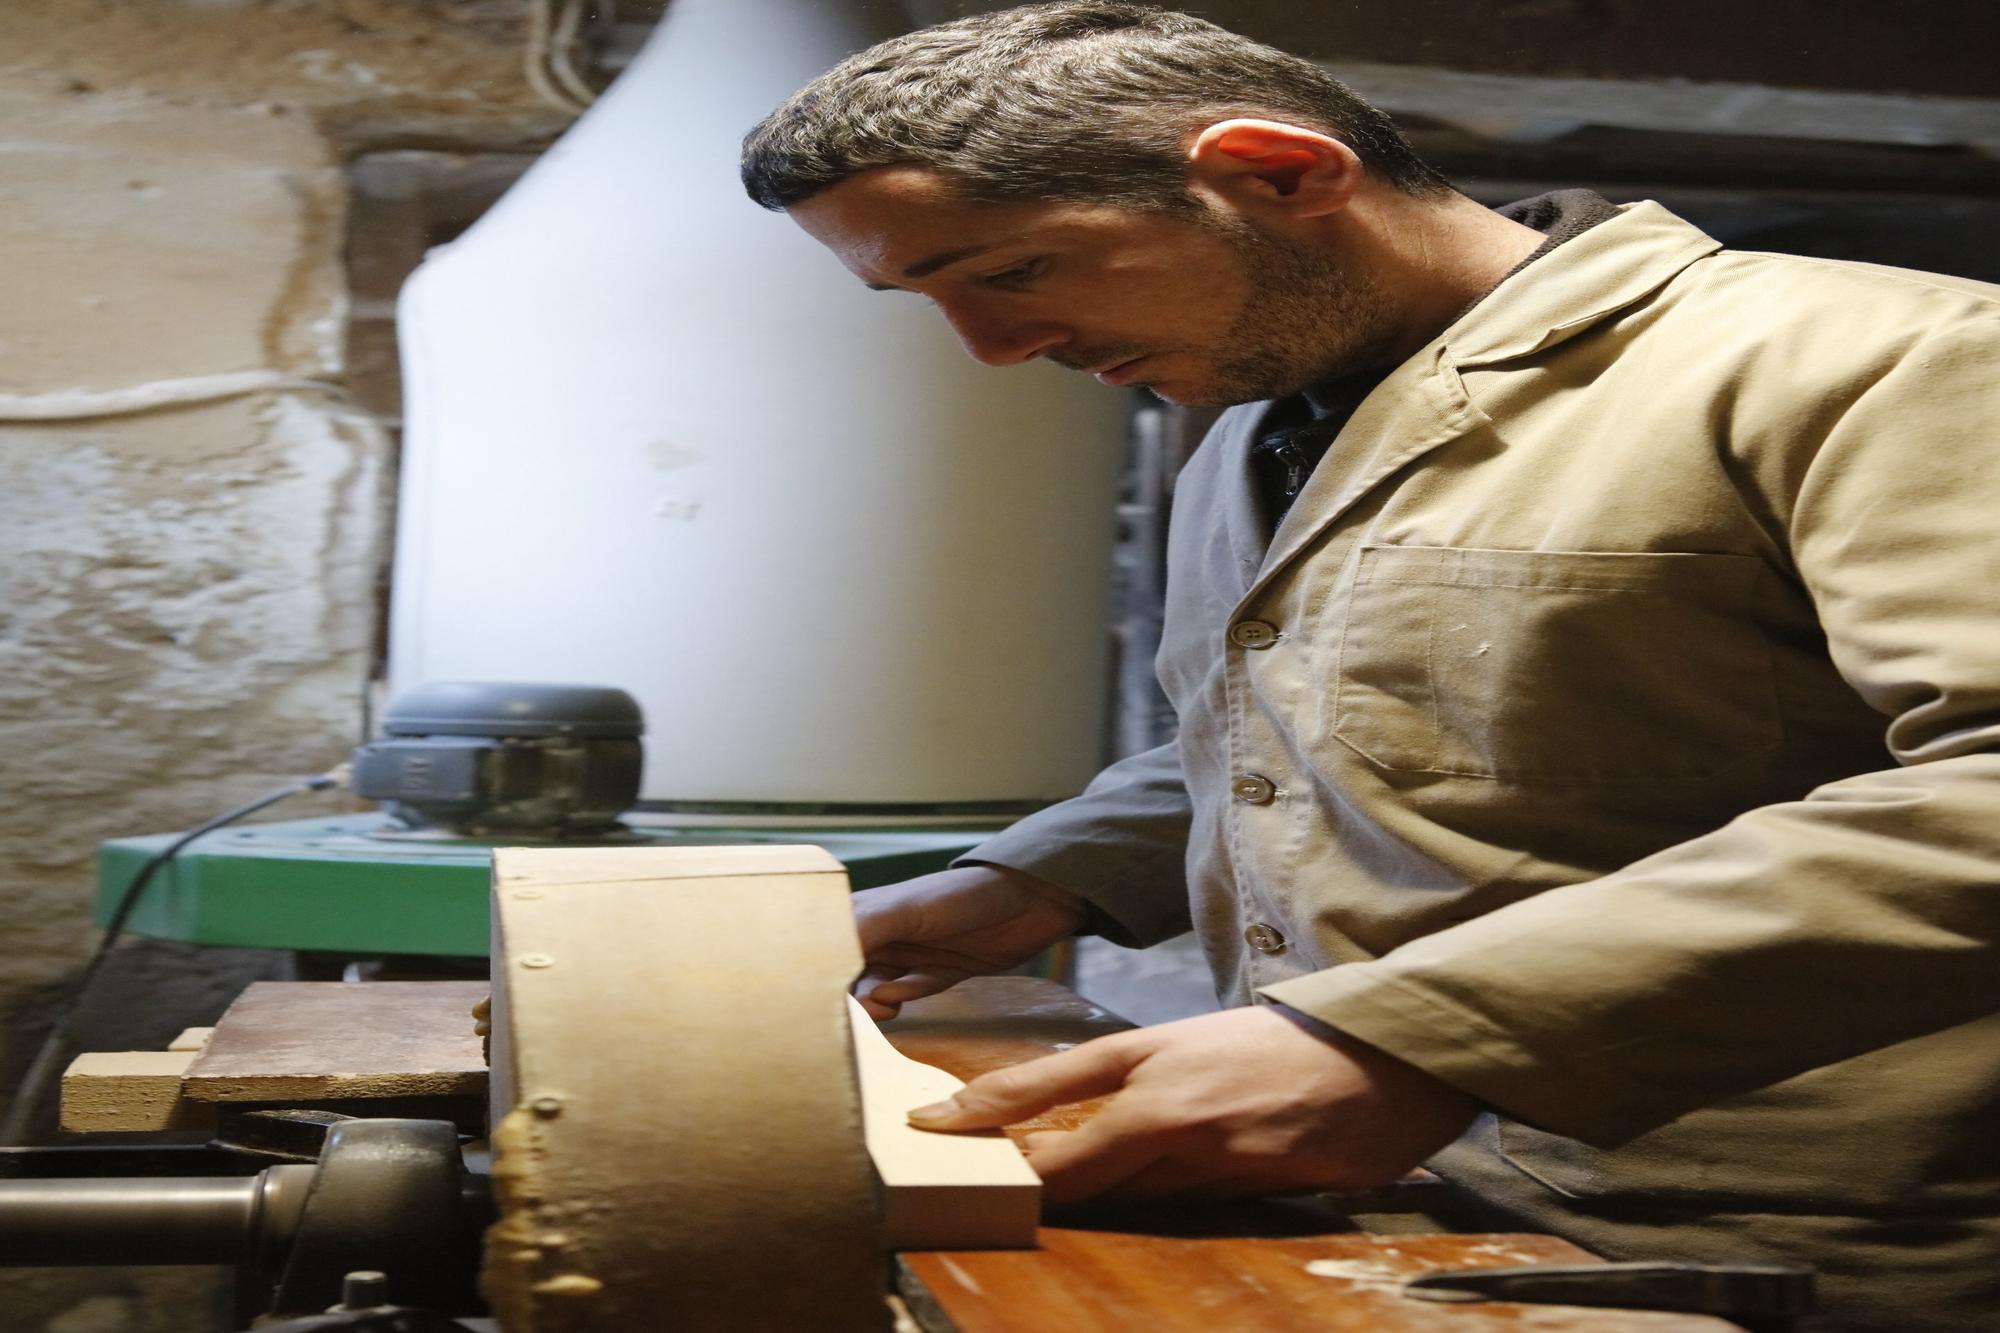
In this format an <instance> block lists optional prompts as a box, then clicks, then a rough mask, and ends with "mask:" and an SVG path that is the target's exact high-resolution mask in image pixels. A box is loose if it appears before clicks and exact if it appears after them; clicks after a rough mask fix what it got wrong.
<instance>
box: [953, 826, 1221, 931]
mask: <svg viewBox="0 0 2000 1333" xmlns="http://www.w3.org/2000/svg"><path fill="white" fill-rule="evenodd" d="M1035 822H1036V816H1034V815H1030V816H1028V817H1027V818H1026V819H1023V820H1022V821H1021V822H1020V823H1018V824H1015V825H1013V826H1012V827H1011V828H1008V829H1007V830H1005V831H1004V832H1001V833H998V834H996V835H994V836H993V837H991V838H988V839H987V840H986V841H985V842H982V843H980V844H979V845H978V846H977V847H974V848H973V849H972V850H970V851H968V852H966V853H965V854H964V855H963V856H961V857H959V858H958V859H957V860H955V861H953V862H952V865H953V866H964V865H994V866H1000V867H1003V868H1005V869H1008V870H1019V871H1021V872H1023V873H1025V874H1029V875H1033V876H1035V877H1036V878H1037V879H1045V880H1047V881H1048V882H1049V883H1051V884H1054V885H1056V886H1057V887H1058V888H1064V889H1068V890H1069V891H1070V892H1071V893H1073V894H1075V895H1076V896H1077V897H1079V898H1081V899H1083V901H1084V904H1085V922H1084V928H1083V930H1082V931H1080V932H1079V933H1080V934H1084V935H1101V936H1103V937H1104V938H1105V939H1108V940H1110V941H1111V942H1112V943H1113V944H1121V945H1123V946H1125V947H1126V948H1128V949H1143V948H1145V947H1146V946H1148V945H1151V944H1158V943H1160V942H1161V941H1163V940H1170V939H1172V938H1173V937H1174V936H1176V935H1181V934H1185V933H1186V932H1187V931H1189V930H1191V929H1193V926H1194V923H1193V921H1192V919H1191V918H1190V917H1189V915H1188V905H1187V896H1186V894H1185V893H1184V892H1183V891H1181V889H1180V887H1179V886H1180V884H1181V876H1182V873H1183V872H1182V868H1181V860H1180V857H1179V855H1178V854H1177V853H1178V849H1174V851H1175V853H1176V854H1174V855H1172V856H1171V857H1168V856H1167V855H1166V854H1165V853H1163V852H1162V850H1161V849H1160V848H1159V847H1158V846H1156V845H1153V844H1147V843H1139V842H1136V841H1135V842H1130V843H1128V842H1125V841H1124V840H1122V839H1117V838H1103V837H1101V836H1100V837H1099V838H1097V839H1094V840H1092V841H1090V842H1078V841H1076V840H1074V839H1073V838H1071V837H1067V836H1050V835H1045V834H1043V833H1042V832H1040V831H1039V830H1038V829H1036V828H1035V827H1034V825H1035Z"/></svg>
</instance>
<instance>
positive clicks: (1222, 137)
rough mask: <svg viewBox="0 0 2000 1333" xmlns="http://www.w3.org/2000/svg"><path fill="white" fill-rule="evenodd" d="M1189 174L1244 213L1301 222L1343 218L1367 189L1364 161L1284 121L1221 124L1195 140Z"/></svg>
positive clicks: (1339, 145) (1330, 139) (1344, 147)
mask: <svg viewBox="0 0 2000 1333" xmlns="http://www.w3.org/2000/svg"><path fill="white" fill-rule="evenodd" d="M1188 171H1189V174H1190V175H1191V177H1192V178H1193V181H1194V182H1195V183H1196V184H1200V185H1206V186H1207V187H1208V188H1210V189H1211V190H1214V191H1215V192H1216V193H1218V194H1220V195H1221V196H1222V197H1223V198H1224V199H1226V200H1228V201H1229V202H1231V203H1233V204H1235V205H1236V206H1237V207H1239V208H1249V209H1252V210H1258V209H1265V208H1271V207H1276V208H1278V209H1280V210H1281V211H1283V212H1286V213H1289V214H1291V215H1293V216H1295V217H1315V216H1323V215H1325V214H1328V213H1337V212H1339V211H1340V210H1341V209H1343V208H1345V207H1347V202H1348V200H1350V199H1352V198H1353V197H1354V192H1355V190H1356V189H1358V188H1359V187H1360V184H1361V172H1362V167H1361V159H1360V158H1359V157H1358V156H1356V155H1355V152H1354V150H1353V149H1352V148H1349V147H1348V146H1347V145H1346V144H1344V143H1342V142H1341V141H1340V140H1338V139H1336V138H1333V137H1332V136H1331V135H1326V134H1321V133H1320V132H1319V131H1318V130H1309V129H1306V128H1304V127H1303V126H1299V125H1288V124H1286V123H1285V122H1283V121H1279V120H1249V119H1239V120H1223V121H1217V122H1216V123H1215V124H1213V125H1210V126H1209V127H1208V128H1207V129H1205V130H1203V131H1202V132H1201V133H1200V134H1198V135H1196V136H1195V141H1194V145H1193V146H1192V147H1191V148H1189V149H1188Z"/></svg>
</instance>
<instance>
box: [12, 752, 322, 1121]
mask: <svg viewBox="0 0 2000 1333" xmlns="http://www.w3.org/2000/svg"><path fill="white" fill-rule="evenodd" d="M348 772H349V769H348V765H346V764H340V765H337V766H336V767H334V768H330V769H328V770H327V771H326V772H324V773H321V774H319V775H318V776H317V777H310V778H306V779H304V780H302V781H299V782H294V783H291V784H290V785H288V786H285V787H281V788H279V789H278V790H277V791H274V792H267V793H265V794H264V795H262V796H259V797H258V798H257V799H256V800H254V801H251V802H249V803H248V804H245V805H239V806H237V807H236V808H235V809H234V810H229V811H226V812H224V813H223V814H219V815H217V816H216V817H215V818H213V819H211V820H209V821H208V822H206V823H204V824H197V825H196V826H195V827H194V828H191V829H189V830H188V831H187V832H186V833H183V834H181V835H180V836H179V837H178V838H175V839H174V840H173V841H172V842H170V843H168V844H167V845H166V846H165V847H163V848H161V849H160V850H159V851H157V852H154V853H153V854H152V855H151V856H149V857H147V858H146V862H145V864H143V865H141V866H140V867H139V869H138V870H137V871H135V872H134V873H133V875H132V878H131V879H130V880H129V881H127V883H126V885H125V891H124V892H123V893H121V894H120V895H119V896H118V905H117V906H116V907H114V908H113V909H112V911H111V919H110V920H109V921H107V922H105V925H104V938H103V939H101V940H99V941H98V944H97V949H96V951H95V952H94V953H92V954H91V955H90V961H89V962H87V963H85V964H84V965H83V972H82V974H81V975H79V976H78V977H77V979H76V981H75V983H74V984H72V985H71V986H70V988H69V993H68V994H67V995H65V996H64V997H63V999H62V1002H61V1004H60V1005H59V1006H58V1008H57V1010H56V1017H55V1021H54V1022H53V1023H51V1024H50V1025H49V1031H48V1035H46V1036H45V1037H43V1038H42V1044H41V1046H40V1047H39V1048H38V1049H37V1050H36V1052H35V1058H34V1061H33V1063H31V1064H30V1065H29V1066H28V1072H27V1073H26V1074H25V1075H24V1076H23V1077H22V1079H21V1082H20V1084H19V1086H17V1087H16V1088H15V1089H14V1096H13V1099H12V1100H11V1101H10V1102H9V1103H8V1104H7V1116H6V1119H5V1120H4V1121H0V1147H8V1148H12V1147H17V1146H19V1145H20V1143H21V1140H22V1139H23V1138H24V1137H25V1136H26V1134H27V1131H28V1125H29V1122H30V1120H31V1119H32V1118H33V1116H34V1113H35V1110H36V1108H38V1107H39V1106H40V1105H41V1103H42V1100H43V1098H44V1097H46V1096H47V1095H48V1090H49V1087H50V1085H51V1084H53V1083H54V1082H55V1080H56V1078H57V1077H58V1076H59V1075H60V1073H61V1070H62V1069H63V1067H64V1060H63V1056H64V1053H65V1052H66V1051H67V1049H68V1047H69V1038H70V1028H71V1026H72V1024H74V1022H75V1021H76V1016H77V1014H78V1012H79V1011H80V1010H81V1009H82V1007H83V997H84V995H85V994H86V993H87V992H88V991H89V990H90V985H91V983H92V982H93V981H95V980H96V979H97V974H98V973H99V972H100V971H102V970H103V968H104V964H105V963H106V961H108V960H109V959H110V957H111V950H112V948H113V946H115V945H116V944H117V943H118V938H119V936H121V935H122V934H124V932H125V923H126V922H127V921H129V920H131V918H132V912H133V910H134V909H135V908H137V907H138V905H139V899H140V896H141V895H143V894H144V893H145V892H146V886H147V885H148V884H150V883H152V880H153V876H154V875H155V874H157V873H159V870H160V867H162V866H164V865H166V864H167V863H168V862H170V861H172V860H173V859H174V858H175V857H176V856H178V855H180V853H181V852H182V850H183V849H185V848H186V847H187V845H188V844H189V843H191V842H193V841H194V840H195V839H196V838H200V837H203V836H205V835H207V834H210V833H213V832H215V831H216V830H217V829H219V828H224V827H227V826H228V825H230V824H234V823H235V822H236V821H237V820H239V819H243V818H245V817H246V816H249V815H254V814H256V813H257V812H258V811H259V810H263V809H266V808H267V807H270V806H273V805H276V804H277V803H278V802H280V801H284V800H289V799H290V798H291V797H294V796H299V795H302V794H304V793H306V792H311V791H325V790H327V789H328V788H330V787H340V786H345V785H346V783H347V778H348Z"/></svg>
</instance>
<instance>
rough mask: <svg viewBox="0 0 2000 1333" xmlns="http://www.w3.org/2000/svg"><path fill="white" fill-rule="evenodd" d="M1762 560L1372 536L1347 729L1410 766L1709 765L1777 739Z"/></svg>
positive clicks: (1344, 685)
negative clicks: (1386, 541) (1759, 615)
mask: <svg viewBox="0 0 2000 1333" xmlns="http://www.w3.org/2000/svg"><path fill="white" fill-rule="evenodd" d="M1761 569H1762V566H1761V565H1760V563H1759V562H1758V561H1757V560H1755V559H1754V558H1752V557H1749V556H1735V555H1681V554H1671V555H1657V554H1639V555H1627V554H1616V553H1608V552H1590V551H1485V550H1462V549H1455V548H1450V547H1417V546H1375V547H1366V548H1364V549H1363V550H1362V551H1361V552H1360V555H1359V559H1358V562H1357V564H1356V567H1355V574H1354V582H1353V585H1352V588H1351V592H1350V596H1349V598H1348V601H1347V607H1346V613H1345V616H1344V617H1343V620H1342V624H1341V627H1340V639H1339V672H1338V682H1337V686H1336V691H1337V693H1336V699H1335V704H1334V719H1333V732H1334V734H1335V735H1336V736H1337V737H1339V739H1340V740H1341V741H1342V742H1344V743H1345V744H1346V745H1348V746H1350V747H1351V748H1353V749H1354V750H1356V751H1358V752H1359V753H1360V754H1361V755H1362V756H1364V757H1365V758H1367V759H1369V760H1371V761H1372V762H1374V763H1376V764H1378V765H1380V766H1382V767H1384V768H1388V769H1395V770H1401V771H1405V772H1425V773H1448V774H1456V775H1463V776H1469V777H1483V778H1498V779H1504V780H1508V781H1517V782H1544V783H1604V782H1632V783H1643V782H1651V783H1672V782H1689V781H1696V780H1700V779H1703V778H1707V777H1712V776H1715V775H1717V774H1720V773H1722V772H1724V771H1725V770H1727V769H1729V768H1731V767H1733V766H1735V765H1737V764H1740V763H1743V762H1744V761H1746V760H1748V759H1750V758H1753V757H1754V756H1756V755H1759V754H1761V753H1764V752H1767V751H1769V750H1771V749H1772V748H1774V747H1775V746H1776V745H1777V744H1778V741H1779V720H1778V710H1777V705H1776V699H1775V689H1774V684H1773V680H1772V672H1771V665H1770V652H1769V648H1768V645H1767V644H1766V642H1765V640H1764V636H1763V632H1762V630H1761V629H1760V628H1759V626H1758V625H1757V623H1756V621H1755V619H1754V617H1753V616H1752V614H1751V611H1752V598H1753V596H1754V593H1755V590H1756V583H1757V579H1758V578H1759V576H1760V572H1761Z"/></svg>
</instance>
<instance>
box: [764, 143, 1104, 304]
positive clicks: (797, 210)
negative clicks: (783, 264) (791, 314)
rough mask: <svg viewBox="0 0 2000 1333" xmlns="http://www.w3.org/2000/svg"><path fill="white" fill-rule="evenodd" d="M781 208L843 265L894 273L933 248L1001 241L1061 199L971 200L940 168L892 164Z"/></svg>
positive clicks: (1055, 213) (1027, 229)
mask: <svg viewBox="0 0 2000 1333" xmlns="http://www.w3.org/2000/svg"><path fill="white" fill-rule="evenodd" d="M787 211H788V212H789V213H790V214H791V216H792V219H793V220H794V221H795V222H797V223H798V224H799V225H800V226H801V227H803V228H804V229H805V230H806V231H807V233H809V234H810V235H811V236H812V237H813V238H814V239H816V240H818V241H819V242H820V243H821V244H823V245H825V246H826V247H827V248H828V249H830V250H832V251H833V252H834V253H835V254H836V255H838V256H839V257H840V259H841V261H842V262H843V263H845V264H846V265H847V266H848V268H850V269H853V270H854V271H855V272H857V273H860V274H863V275H864V276H870V275H872V276H875V277H880V278H885V279H894V278H896V277H899V276H903V271H904V269H906V268H907V267H909V266H912V265H917V266H922V265H923V264H924V263H925V262H926V261H928V260H932V259H935V258H936V257H937V256H939V255H942V254H948V253H952V252H955V251H958V250H962V249H971V248H984V247H990V246H996V245H1003V244H1006V243H1008V242H1009V241H1011V240H1013V239H1016V238H1019V237H1021V236H1024V235H1028V234H1032V233H1034V232H1036V231H1039V230H1041V229H1043V228H1045V227H1048V226H1051V225H1056V224H1058V223H1059V222H1060V221H1061V220H1062V217H1063V214H1064V212H1065V211H1066V206H1065V205H1061V204H1055V203H1019V204H980V203H974V202H971V201H968V200H966V199H965V198H963V197H962V196H961V195H960V194H959V193H958V192H957V191H956V190H954V189H953V188H952V185H951V182H950V181H949V179H948V178H946V177H945V176H944V175H942V174H941V173H939V172H937V171H935V170H933V169H931V168H929V167H922V166H913V165H905V164H898V165H895V166H886V167H872V168H870V169H869V170H867V171H862V172H857V173H856V174H854V175H852V176H850V177H848V178H847V179H846V180H844V181H841V182H840V183H839V184H837V185H833V186H829V187H828V188H827V189H824V190H822V191H820V192H819V193H818V194H815V195H813V196H812V197H811V198H808V199H805V200H802V201H800V202H799V203H796V204H794V205H792V207H791V208H790V209H788V210H787ZM910 276H922V274H921V273H919V274H913V275H910Z"/></svg>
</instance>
